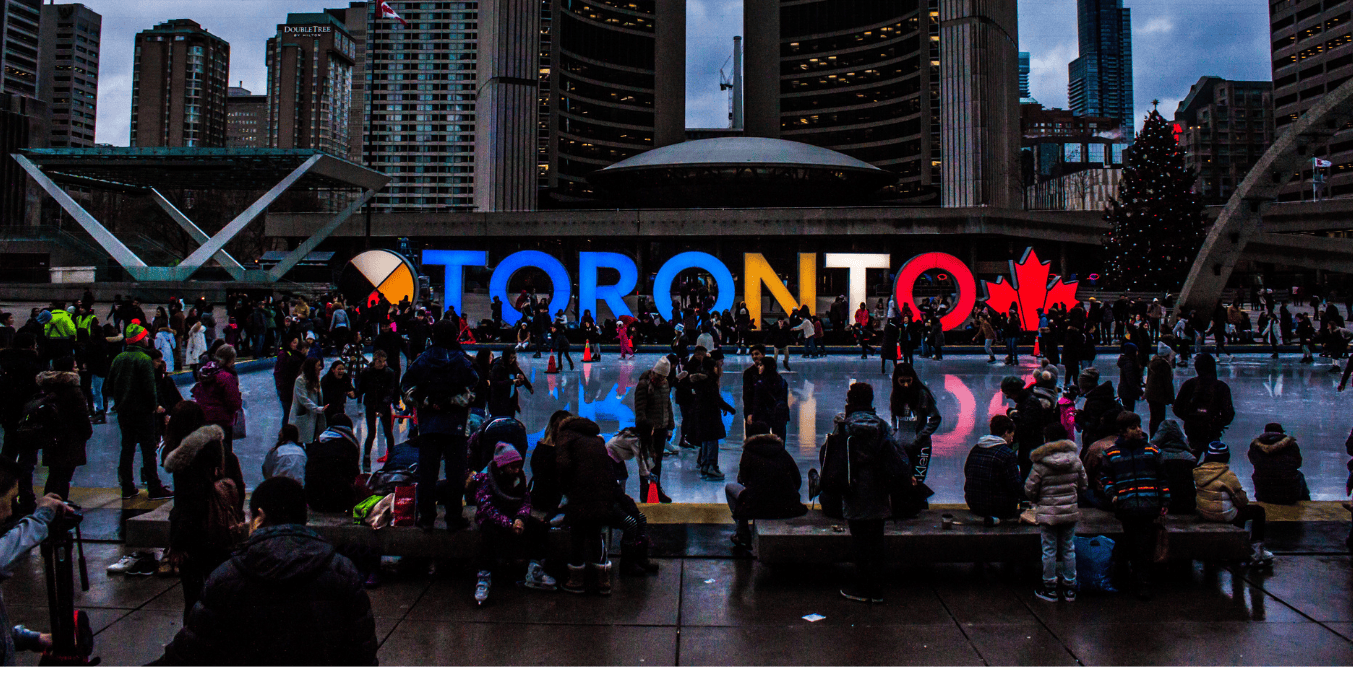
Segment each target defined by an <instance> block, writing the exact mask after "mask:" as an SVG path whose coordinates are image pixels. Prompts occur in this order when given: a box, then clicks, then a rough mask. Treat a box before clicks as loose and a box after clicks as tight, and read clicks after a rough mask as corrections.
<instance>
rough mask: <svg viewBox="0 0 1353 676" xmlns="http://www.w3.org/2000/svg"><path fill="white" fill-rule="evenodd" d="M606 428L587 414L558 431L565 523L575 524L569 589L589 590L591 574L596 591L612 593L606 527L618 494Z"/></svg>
mask: <svg viewBox="0 0 1353 676" xmlns="http://www.w3.org/2000/svg"><path fill="white" fill-rule="evenodd" d="M600 435H601V428H600V427H598V426H597V424H596V423H595V422H593V421H591V420H588V419H587V418H576V417H575V418H568V419H565V420H564V421H563V422H562V423H560V425H559V431H558V432H556V433H555V435H554V448H555V454H556V463H557V464H558V467H559V483H560V488H561V489H562V491H563V494H564V498H565V499H567V500H568V503H567V505H566V506H565V507H564V523H566V524H568V527H569V541H570V555H569V563H568V580H567V581H565V582H564V591H566V592H570V593H574V594H581V593H583V592H585V591H587V589H588V586H587V583H586V582H587V581H586V578H587V577H588V572H589V569H590V572H591V574H592V577H593V580H592V587H591V588H592V590H593V591H595V592H596V593H598V594H601V595H603V596H609V595H610V594H611V562H610V561H608V560H606V556H605V551H606V547H605V543H604V541H603V539H602V528H603V527H604V526H605V525H606V524H607V523H609V522H610V520H611V516H612V506H613V505H614V503H615V494H616V492H617V488H616V482H615V469H614V468H613V467H612V460H611V456H610V453H609V452H608V451H607V450H606V442H605V441H603V440H602V438H601V436H600Z"/></svg>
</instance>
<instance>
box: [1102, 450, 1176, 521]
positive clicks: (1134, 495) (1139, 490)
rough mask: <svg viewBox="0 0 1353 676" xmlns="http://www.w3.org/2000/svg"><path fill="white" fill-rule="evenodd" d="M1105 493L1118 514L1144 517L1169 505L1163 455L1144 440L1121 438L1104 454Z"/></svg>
mask: <svg viewBox="0 0 1353 676" xmlns="http://www.w3.org/2000/svg"><path fill="white" fill-rule="evenodd" d="M1104 493H1105V494H1106V495H1108V496H1109V498H1111V499H1115V501H1114V505H1113V508H1114V511H1115V512H1116V513H1118V514H1131V515H1139V516H1144V515H1148V514H1153V513H1159V512H1160V509H1161V508H1162V507H1168V506H1169V504H1170V484H1169V483H1167V482H1166V480H1165V472H1164V468H1163V466H1162V463H1161V458H1160V451H1159V450H1157V449H1156V447H1155V446H1151V445H1148V444H1147V443H1146V440H1145V439H1137V440H1134V441H1128V440H1127V439H1124V438H1122V437H1119V438H1118V440H1117V441H1115V442H1114V444H1113V446H1111V447H1109V450H1108V451H1105V453H1104Z"/></svg>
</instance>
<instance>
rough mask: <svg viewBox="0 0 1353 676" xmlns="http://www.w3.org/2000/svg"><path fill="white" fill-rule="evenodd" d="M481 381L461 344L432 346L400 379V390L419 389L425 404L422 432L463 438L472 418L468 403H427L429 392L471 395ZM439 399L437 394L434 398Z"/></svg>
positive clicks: (421, 411)
mask: <svg viewBox="0 0 1353 676" xmlns="http://www.w3.org/2000/svg"><path fill="white" fill-rule="evenodd" d="M478 383H479V374H478V373H477V372H475V369H474V363H473V362H471V361H470V357H469V356H468V355H466V354H465V351H464V350H462V349H460V345H459V344H452V345H449V346H448V345H444V344H443V345H433V346H432V347H430V348H428V349H427V350H425V351H424V352H423V354H420V355H418V358H417V359H415V360H414V361H413V363H412V364H409V368H408V371H407V372H406V373H405V374H404V377H403V379H401V380H400V383H399V385H400V389H402V390H403V391H405V392H407V391H409V390H410V389H411V388H415V387H416V388H419V393H420V394H421V395H422V396H421V397H420V398H421V399H422V400H423V402H424V404H423V405H420V407H419V409H418V433H419V434H448V435H452V436H458V437H463V436H465V435H466V431H465V422H466V419H467V418H468V417H469V414H470V409H469V407H468V406H456V405H451V406H434V405H428V404H427V402H428V395H430V394H433V392H432V391H431V390H435V391H436V392H437V393H442V394H446V393H449V394H450V395H453V396H456V395H460V394H462V393H465V394H468V393H469V392H470V391H471V390H472V389H473V388H474V386H475V385H476V384H478ZM434 398H437V397H434ZM467 401H468V398H467Z"/></svg>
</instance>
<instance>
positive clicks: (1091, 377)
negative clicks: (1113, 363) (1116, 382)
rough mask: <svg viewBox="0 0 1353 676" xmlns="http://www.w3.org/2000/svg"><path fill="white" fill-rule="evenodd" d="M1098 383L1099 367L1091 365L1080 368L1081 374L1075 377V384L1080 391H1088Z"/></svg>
mask: <svg viewBox="0 0 1353 676" xmlns="http://www.w3.org/2000/svg"><path fill="white" fill-rule="evenodd" d="M1098 385H1099V369H1097V368H1095V367H1093V366H1091V367H1090V368H1086V369H1081V374H1080V376H1078V377H1077V378H1076V386H1077V387H1079V388H1080V391H1081V392H1089V391H1090V390H1093V389H1095V387H1096V386H1098Z"/></svg>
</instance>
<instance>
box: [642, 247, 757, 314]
mask: <svg viewBox="0 0 1353 676" xmlns="http://www.w3.org/2000/svg"><path fill="white" fill-rule="evenodd" d="M691 268H699V269H701V270H704V271H705V272H708V273H709V274H711V275H713V276H714V284H715V285H716V286H718V287H719V297H718V298H717V299H716V300H715V301H714V311H715V312H723V311H724V310H731V309H733V297H734V296H735V295H736V294H737V290H736V289H734V288H733V273H731V272H729V271H728V266H726V265H724V264H723V263H721V262H719V259H717V258H715V257H713V256H711V255H709V254H707V253H703V252H700V251H687V252H686V253H683V254H677V255H676V256H673V257H672V258H671V259H670V260H668V261H667V262H666V263H663V264H662V268H661V269H660V270H658V276H657V277H655V278H654V279H653V304H654V305H656V306H658V314H660V315H662V318H663V319H669V320H670V319H671V318H672V282H673V281H675V280H676V276H677V275H678V274H680V273H682V272H684V271H686V270H689V269H691Z"/></svg>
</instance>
